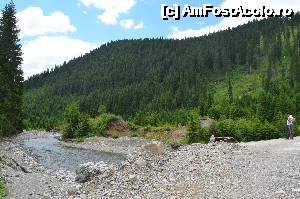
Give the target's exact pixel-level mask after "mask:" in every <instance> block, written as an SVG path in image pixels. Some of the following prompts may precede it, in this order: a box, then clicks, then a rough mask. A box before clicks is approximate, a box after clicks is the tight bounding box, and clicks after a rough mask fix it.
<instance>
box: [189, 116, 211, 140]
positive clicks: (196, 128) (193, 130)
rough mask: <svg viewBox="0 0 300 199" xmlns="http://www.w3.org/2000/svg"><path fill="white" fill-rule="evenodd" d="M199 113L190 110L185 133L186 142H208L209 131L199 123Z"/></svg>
mask: <svg viewBox="0 0 300 199" xmlns="http://www.w3.org/2000/svg"><path fill="white" fill-rule="evenodd" d="M199 118H200V117H199V115H198V113H197V112H196V111H192V112H191V114H190V116H189V120H188V132H187V134H186V142H187V143H189V144H191V143H199V142H200V143H202V142H208V140H209V137H210V133H209V129H208V128H203V127H201V126H200V123H199Z"/></svg>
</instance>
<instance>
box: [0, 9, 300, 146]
mask: <svg viewBox="0 0 300 199" xmlns="http://www.w3.org/2000/svg"><path fill="white" fill-rule="evenodd" d="M1 44H2V42H1ZM1 93H2V92H1ZM72 103H77V104H78V107H79V110H78V111H80V112H82V113H84V114H85V115H88V117H96V116H97V115H98V113H99V112H103V111H104V112H108V113H113V114H116V115H120V116H122V117H123V118H124V119H125V120H127V121H130V122H131V123H133V124H136V125H141V126H162V125H165V124H169V125H173V126H176V125H190V126H193V124H195V123H197V120H198V119H199V117H210V118H214V119H215V120H216V121H217V125H216V129H214V131H216V133H217V134H218V135H232V136H234V137H235V138H236V139H238V140H243V141H248V140H260V139H270V138H278V137H285V136H286V115H287V113H292V114H293V115H295V117H296V121H297V118H300V14H299V13H298V14H296V15H295V16H294V17H292V18H269V19H264V20H260V21H257V20H255V21H253V22H250V23H248V24H246V25H242V26H238V27H236V28H233V29H228V30H225V31H220V32H217V33H213V34H209V35H205V36H202V37H197V38H187V39H183V40H173V39H164V38H157V39H139V40H122V41H113V42H110V43H107V44H104V45H102V46H100V47H99V48H97V49H95V50H93V51H92V52H90V53H88V54H86V55H83V56H81V57H78V58H74V59H73V60H71V61H69V62H68V63H64V64H62V65H61V66H55V67H54V68H52V69H51V70H47V71H45V72H43V73H41V74H38V75H34V76H32V77H30V78H29V79H28V80H26V81H25V96H24V109H23V114H24V117H25V118H24V125H25V127H26V128H28V129H30V128H31V129H37V128H49V129H51V128H54V127H56V126H59V125H60V124H61V123H62V121H63V113H64V112H65V109H66V107H68V105H70V104H72ZM99 110H100V111H99ZM190 129H193V130H192V131H193V132H198V134H197V135H196V138H195V135H191V136H194V138H195V139H200V140H201V139H207V137H208V136H209V134H208V133H203V132H202V131H203V130H202V129H197V128H190ZM299 130H300V129H299V126H297V124H296V125H295V131H296V132H298V131H299ZM197 136H198V137H197ZM194 138H193V139H194Z"/></svg>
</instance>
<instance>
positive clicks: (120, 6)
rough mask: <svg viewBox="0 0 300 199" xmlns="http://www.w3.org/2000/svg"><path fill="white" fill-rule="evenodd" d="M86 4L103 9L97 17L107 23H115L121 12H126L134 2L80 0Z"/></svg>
mask: <svg viewBox="0 0 300 199" xmlns="http://www.w3.org/2000/svg"><path fill="white" fill-rule="evenodd" d="M80 2H81V3H82V4H83V5H84V6H86V7H90V6H93V7H95V8H97V9H99V10H103V13H102V14H101V15H98V19H99V20H100V21H101V22H103V23H105V24H108V25H116V24H117V23H118V18H119V16H120V15H121V14H123V13H127V12H128V11H129V10H130V9H131V8H132V7H133V6H134V5H135V3H136V1H135V0H80Z"/></svg>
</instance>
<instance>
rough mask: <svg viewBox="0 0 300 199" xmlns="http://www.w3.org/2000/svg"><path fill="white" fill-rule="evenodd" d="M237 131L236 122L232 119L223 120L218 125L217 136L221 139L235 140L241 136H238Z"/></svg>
mask: <svg viewBox="0 0 300 199" xmlns="http://www.w3.org/2000/svg"><path fill="white" fill-rule="evenodd" d="M237 133H238V132H237V131H236V128H235V121H234V120H232V119H225V120H221V121H219V122H218V123H217V133H216V136H221V137H228V136H230V137H234V138H235V139H237V138H238V139H239V138H240V135H237Z"/></svg>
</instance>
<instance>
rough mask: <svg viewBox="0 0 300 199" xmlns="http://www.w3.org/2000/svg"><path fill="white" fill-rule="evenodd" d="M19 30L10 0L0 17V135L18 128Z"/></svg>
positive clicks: (19, 110) (19, 89)
mask: <svg viewBox="0 0 300 199" xmlns="http://www.w3.org/2000/svg"><path fill="white" fill-rule="evenodd" d="M19 32H20V30H19V29H18V27H17V18H16V9H15V5H14V3H13V2H12V1H11V2H10V3H9V4H7V5H6V6H5V8H4V9H3V10H2V17H1V18H0V136H9V135H13V134H17V133H20V132H21V131H22V94H23V72H22V69H21V68H20V66H21V63H22V57H21V56H22V52H21V45H20V44H19V41H20V40H19V38H18V34H19Z"/></svg>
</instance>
